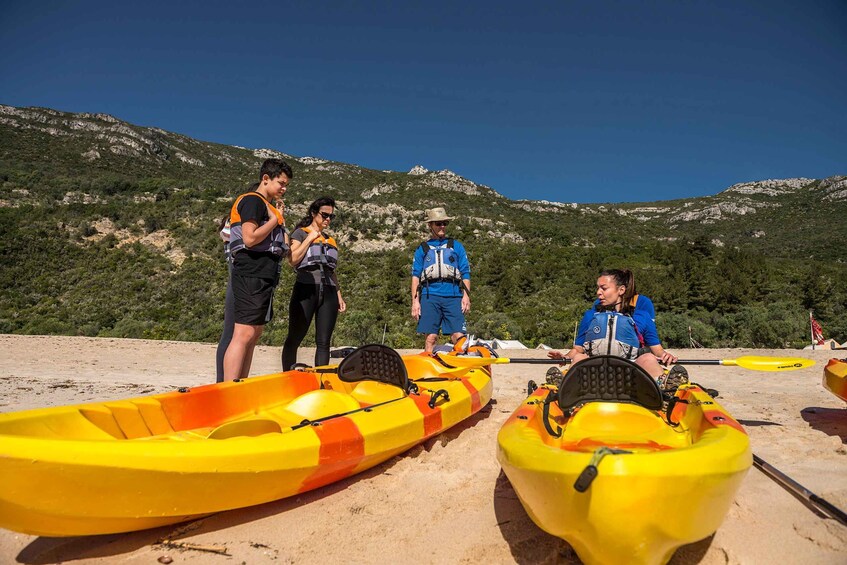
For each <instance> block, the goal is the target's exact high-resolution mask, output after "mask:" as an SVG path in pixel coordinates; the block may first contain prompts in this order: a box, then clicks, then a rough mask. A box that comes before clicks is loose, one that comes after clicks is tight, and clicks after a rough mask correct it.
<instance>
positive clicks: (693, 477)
mask: <svg viewBox="0 0 847 565" xmlns="http://www.w3.org/2000/svg"><path fill="white" fill-rule="evenodd" d="M546 389H547V387H542V388H540V389H538V390H536V391H535V393H533V394H532V395H531V396H530V397H529V398H528V399H527V400H526V401H525V402H524V403H523V404H522V405H521V407H519V408H518V409H517V410H516V411H515V413H514V414H513V415H512V416H511V417H510V418H509V420H508V421H507V422H506V423H505V424H504V426H503V428H502V429H501V431H500V433H499V435H498V459H499V461H500V464H501V466H502V468H503V471H504V472H505V474H506V476H507V477H508V478H509V481H510V482H511V483H512V486H513V487H514V489H515V492H516V493H517V495H518V497H519V498H520V501H521V503H522V504H523V506H524V508H525V509H526V511H527V513H528V514H529V516H530V518H532V520H533V522H535V523H536V524H537V525H538V526H539V527H540V528H541V529H543V530H544V531H546V532H548V533H550V534H552V535H554V536H557V537H560V538H563V539H565V540H566V541H567V542H568V543H570V544H571V546H572V547H573V548H574V550H575V551H576V552H577V554H578V555H579V557H580V559H582V561H583V562H585V563H589V564H590V563H666V562H667V561H668V560H669V559H670V558H671V556H672V555H673V552H674V551H675V550H676V549H677V548H678V547H680V546H681V545H684V544H687V543H692V542H695V541H698V540H701V539H703V538H706V537H708V536H709V535H711V534H712V533H714V532H715V531H716V530H717V529H718V527H719V526H720V524H721V522H722V521H723V519H724V517H725V516H726V513H727V511H728V510H729V507H730V505H731V504H732V500H733V498H734V495H735V493H736V491H737V490H738V488H739V486H740V484H741V481H742V480H743V478H744V475H745V474H746V472H747V470H748V469H749V468H750V465H751V464H752V453H751V451H750V446H749V440H748V438H747V435H746V433H745V432H744V430H743V428H742V427H741V426H740V425H739V424H738V423H737V422H736V421H735V420H733V419H732V418H731V417H730V416H729V414H727V413H726V411H725V410H723V408H721V407H720V405H718V404H717V403H716V402H714V400H713V399H712V398H711V397H710V396H708V395H707V394H706V393H705V392H703V391H702V390H701V389H700V388H699V387H697V386H693V385H691V386H683V387H681V388H680V391H679V392H678V393H677V394H678V396H679V397H680V399H681V400H684V401H686V402H688V404H682V403H678V404H677V405H676V408H675V409H674V411H673V418H674V421H680V425H679V426H678V427H677V428H673V427H671V426H669V425H668V424H667V423H666V422H665V421H664V419H663V417H662V416H661V415H660V414H659V413H657V412H654V411H650V410H647V409H646V408H643V407H641V406H637V405H634V404H622V403H608V402H592V403H588V404H586V405H584V406H582V407H581V408H579V409H577V411H576V413H575V414H574V415H572V416H571V417H570V418H567V419H566V418H565V417H564V415H563V414H562V412H561V411H560V410H559V409H558V406H556V404H555V403H553V404H551V411H550V416H551V418H552V419H553V426H554V427H555V426H557V425H558V424H556V423H555V421H556V420H558V422H559V423H561V424H563V425H562V426H561V427H562V430H563V433H562V437H561V438H558V439H556V438H554V437H553V436H551V435H550V434H549V433H548V432H547V430H546V429H545V428H544V425H543V420H542V418H543V410H542V406H543V401H544V398H545V397H546V396H547V394H548V390H546ZM600 447H608V448H614V449H622V450H626V451H628V452H629V453H623V454H609V455H606V456H605V457H603V458H602V459H601V460H600V461H599V462H597V463H596V467H597V470H598V475H597V477H596V479H594V481H593V482H591V484H590V486H589V487H588V489H587V490H586V491H585V492H578V491H577V490H576V489H575V488H574V483H575V482H576V481H577V478H578V477H579V476H580V474H581V473H582V472H583V471H584V470H585V468H586V467H587V466H588V465H589V463H591V462H592V456H593V454H594V452H595V451H596V450H597V449H598V448H600Z"/></svg>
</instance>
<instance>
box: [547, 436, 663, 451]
mask: <svg viewBox="0 0 847 565" xmlns="http://www.w3.org/2000/svg"><path fill="white" fill-rule="evenodd" d="M561 447H562V449H564V450H565V451H580V452H592V451H595V450H596V449H597V448H598V447H613V448H617V449H645V450H648V451H665V450H667V449H674V448H673V447H671V446H670V445H664V444H662V443H657V442H655V441H653V440H647V441H643V442H637V441H633V442H607V441H598V440H595V439H591V438H583V439H581V440H579V441H577V442H572V443H565V444H562V446H561Z"/></svg>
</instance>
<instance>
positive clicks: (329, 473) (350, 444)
mask: <svg viewBox="0 0 847 565" xmlns="http://www.w3.org/2000/svg"><path fill="white" fill-rule="evenodd" d="M312 429H313V430H314V431H315V433H316V434H318V439H320V440H321V449H320V456H319V459H318V468H317V470H316V471H315V472H314V473H313V474H312V476H310V477H309V478H308V479H306V480H305V481H303V485H302V486H301V487H300V492H305V491H307V490H311V489H313V488H318V487H320V486H323V485H326V484H329V483H333V482H335V481H338V480H341V479H343V478H345V477H349V476H350V475H351V474H353V470H354V469H355V468H356V467H357V466H358V465H359V463H360V462H361V461H362V459H364V458H365V438H364V437H363V436H362V432H360V431H359V428H358V427H357V426H356V424H355V423H353V420H351V419H350V418H344V417H341V418H333V419H331V420H327V421H325V422H322V423H321V425H320V426H312Z"/></svg>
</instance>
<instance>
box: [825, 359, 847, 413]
mask: <svg viewBox="0 0 847 565" xmlns="http://www.w3.org/2000/svg"><path fill="white" fill-rule="evenodd" d="M822 384H823V387H824V388H825V389H826V390H828V391H829V392H831V393H832V394H834V395H835V396H837V397H838V398H840V399H841V400H843V401H844V402H847V361H845V360H844V359H830V360H829V362H828V363H827V364H826V367H824V370H823V383H822Z"/></svg>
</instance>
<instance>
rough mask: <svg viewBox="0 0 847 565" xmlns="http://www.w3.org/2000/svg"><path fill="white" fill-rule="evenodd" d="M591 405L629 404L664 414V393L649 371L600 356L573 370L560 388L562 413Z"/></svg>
mask: <svg viewBox="0 0 847 565" xmlns="http://www.w3.org/2000/svg"><path fill="white" fill-rule="evenodd" d="M588 402H627V403H632V404H639V405H641V406H643V407H644V408H647V409H648V410H660V409H661V408H662V391H661V390H660V389H659V385H658V384H657V383H656V381H655V380H653V378H652V377H651V376H650V375H649V374H647V371H645V370H644V369H642V368H641V367H639V366H638V365H636V364H635V363H633V362H632V361H628V360H626V359H622V358H620V357H615V356H614V355H598V356H596V357H589V358H588V359H584V360H582V361H580V362H578V363H575V364H574V365H573V366H571V368H570V369H568V372H567V373H565V377H564V380H563V381H562V386H560V387H559V398H558V403H559V408H561V409H562V411H567V410H570V409H571V408H573V407H574V406H578V405H581V404H585V403H588Z"/></svg>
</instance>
